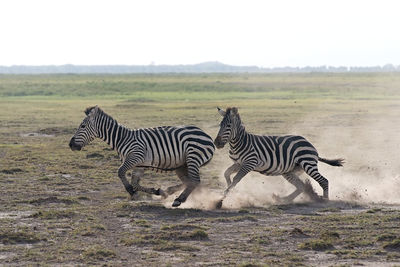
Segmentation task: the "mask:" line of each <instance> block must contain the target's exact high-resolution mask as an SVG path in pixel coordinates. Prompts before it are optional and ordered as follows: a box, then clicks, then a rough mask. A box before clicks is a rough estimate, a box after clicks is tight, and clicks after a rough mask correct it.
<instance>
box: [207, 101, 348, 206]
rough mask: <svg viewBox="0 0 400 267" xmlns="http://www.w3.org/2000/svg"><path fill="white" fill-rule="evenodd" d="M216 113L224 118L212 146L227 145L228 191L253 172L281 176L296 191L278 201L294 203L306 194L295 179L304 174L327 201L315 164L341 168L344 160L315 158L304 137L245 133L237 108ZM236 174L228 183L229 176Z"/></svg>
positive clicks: (299, 181) (314, 153)
mask: <svg viewBox="0 0 400 267" xmlns="http://www.w3.org/2000/svg"><path fill="white" fill-rule="evenodd" d="M217 109H218V113H219V114H220V115H221V116H222V117H223V119H222V121H221V124H220V129H219V132H218V135H217V137H216V138H215V140H214V144H215V146H216V147H217V148H218V149H221V148H223V147H224V146H225V144H226V143H228V142H229V146H230V150H229V157H230V158H231V159H232V160H233V162H234V164H233V165H232V166H230V167H229V168H228V169H227V170H226V171H225V173H224V176H225V179H226V182H227V185H228V187H227V189H226V190H225V192H224V198H225V197H226V195H227V194H228V193H229V191H230V190H231V189H232V188H234V187H235V186H236V184H237V183H238V182H239V181H240V180H241V179H242V178H243V177H244V176H245V175H246V174H248V173H249V172H251V171H256V172H259V173H261V174H264V175H267V176H269V175H282V176H283V177H284V178H285V179H286V180H287V181H288V182H289V183H291V184H292V185H294V186H295V187H296V189H295V191H293V192H292V193H291V194H289V195H287V196H286V197H284V198H282V199H281V200H282V201H284V202H286V203H287V202H291V201H293V200H294V199H295V198H296V197H297V196H298V195H299V194H301V193H302V192H304V191H305V190H306V188H305V184H304V183H303V181H302V180H301V179H300V178H299V177H298V175H299V174H301V173H302V172H306V173H307V174H308V175H309V176H311V177H312V178H313V179H314V180H316V181H317V182H318V184H319V185H320V186H321V187H322V189H323V196H322V199H326V200H327V199H329V193H328V188H329V184H328V180H327V179H326V178H325V177H323V176H322V175H321V174H320V173H319V172H318V166H317V163H318V161H321V162H324V163H327V164H329V165H332V166H343V163H344V160H343V159H333V160H330V159H324V158H321V157H319V156H318V152H317V150H316V149H315V148H314V146H313V145H312V144H311V143H310V142H308V141H307V140H306V139H305V138H304V137H302V136H297V135H286V136H260V135H255V134H250V133H248V132H247V131H246V130H245V127H244V125H243V124H242V121H241V119H240V115H239V112H238V108H236V107H232V108H227V109H226V111H223V110H222V109H220V108H217ZM233 173H236V175H235V176H234V177H233V180H232V181H231V179H230V176H231V174H233ZM224 198H222V200H221V201H220V202H219V203H218V204H217V207H219V208H220V207H221V205H222V201H223V199H224Z"/></svg>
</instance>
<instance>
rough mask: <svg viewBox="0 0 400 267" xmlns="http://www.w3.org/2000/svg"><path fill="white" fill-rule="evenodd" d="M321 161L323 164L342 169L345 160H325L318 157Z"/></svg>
mask: <svg viewBox="0 0 400 267" xmlns="http://www.w3.org/2000/svg"><path fill="white" fill-rule="evenodd" d="M318 160H319V161H322V162H323V163H326V164H329V165H332V166H336V167H342V166H343V164H344V159H324V158H320V157H318Z"/></svg>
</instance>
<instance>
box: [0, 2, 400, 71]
mask: <svg viewBox="0 0 400 267" xmlns="http://www.w3.org/2000/svg"><path fill="white" fill-rule="evenodd" d="M399 12H400V1H389V0H378V1H368V0H364V1H358V0H347V1H342V0H335V1H328V0H324V1H322V0H315V1H314V0H293V1H289V0H275V1H267V0H264V1H256V0H254V1H253V0H244V1H235V0H230V1H226V0H201V1H200V0H199V1H192V0H168V1H167V0H142V1H133V0H132V1H122V0H110V1H103V0H95V1H92V0H67V1H64V0H49V1H47V0H35V1H32V0H27V1H25V0H24V1H23V0H1V1H0V65H3V66H4V65H5V66H9V65H63V64H75V65H115V64H118V65H148V64H156V65H161V64H196V63H200V62H206V61H219V62H223V63H225V64H230V65H241V66H244V65H246V66H247V65H256V66H259V67H283V66H293V67H294V66H299V67H304V66H321V65H331V66H375V65H381V66H382V65H384V64H387V63H392V64H394V65H400V30H399V29H400V15H399V14H400V13H399Z"/></svg>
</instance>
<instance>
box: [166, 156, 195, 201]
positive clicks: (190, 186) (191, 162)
mask: <svg viewBox="0 0 400 267" xmlns="http://www.w3.org/2000/svg"><path fill="white" fill-rule="evenodd" d="M184 183H185V186H186V188H185V190H183V192H182V193H181V194H180V195H179V197H177V198H176V199H175V200H174V203H172V206H173V207H178V206H179V205H181V203H183V202H185V201H186V199H187V198H188V196H189V195H190V193H192V191H193V190H194V189H195V188H196V187H197V185H198V184H199V183H200V175H199V166H198V163H197V162H196V160H195V159H191V158H190V157H188V160H187V179H186V180H185V181H184Z"/></svg>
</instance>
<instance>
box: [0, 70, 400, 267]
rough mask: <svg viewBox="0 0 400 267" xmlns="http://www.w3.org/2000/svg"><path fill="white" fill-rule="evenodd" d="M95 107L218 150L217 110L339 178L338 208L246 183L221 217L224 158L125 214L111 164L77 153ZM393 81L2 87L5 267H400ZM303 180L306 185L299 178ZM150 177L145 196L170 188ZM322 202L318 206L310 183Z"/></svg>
mask: <svg viewBox="0 0 400 267" xmlns="http://www.w3.org/2000/svg"><path fill="white" fill-rule="evenodd" d="M96 104H97V105H99V106H100V107H101V108H102V109H103V110H104V111H106V112H107V113H108V114H110V115H112V116H113V117H114V118H116V119H117V120H118V122H120V123H122V124H124V125H126V126H128V127H130V128H143V127H151V126H159V125H185V124H194V125H196V126H199V127H200V128H202V129H204V130H205V131H206V132H207V133H209V134H210V135H211V136H212V137H213V138H214V137H215V136H216V133H217V131H218V124H219V122H220V119H221V117H220V116H219V115H218V113H217V112H216V107H217V106H220V107H223V108H226V107H228V106H237V107H239V112H240V114H241V118H242V120H243V122H244V123H245V125H246V129H247V130H248V131H250V132H252V133H257V134H269V135H280V134H300V135H303V136H305V137H307V139H309V140H310V141H311V142H312V143H313V144H314V145H315V147H316V148H317V149H318V150H319V152H320V154H321V155H322V156H324V157H327V158H334V157H344V158H345V159H346V165H345V167H344V168H334V167H330V166H326V165H323V164H322V163H321V164H320V169H321V172H322V173H323V174H326V176H327V178H328V179H329V181H330V186H331V201H329V202H326V203H310V202H309V201H307V200H306V199H305V198H301V199H299V200H298V201H297V202H296V203H294V204H290V205H278V204H276V203H274V202H273V201H272V198H271V195H272V194H273V193H276V194H279V195H284V194H285V193H287V192H289V191H290V190H292V188H291V187H290V185H288V184H287V183H286V182H285V181H283V179H282V178H280V177H269V178H268V177H263V176H260V175H257V174H254V175H250V176H249V177H246V178H247V179H246V178H244V179H243V180H242V181H241V183H240V184H238V186H237V189H236V190H235V192H233V194H232V195H231V196H230V197H229V198H228V199H227V201H226V204H224V207H223V209H222V210H214V209H211V207H212V202H213V201H214V200H215V199H217V198H218V197H219V195H221V193H222V192H223V190H224V189H225V186H226V185H225V182H224V178H223V177H222V173H223V171H224V170H225V168H226V167H228V166H229V164H230V162H229V159H228V156H227V153H228V150H227V148H224V149H223V150H218V151H216V153H215V156H214V159H213V161H212V162H211V163H210V164H209V165H207V166H205V167H203V168H202V169H201V176H202V187H201V188H200V189H199V190H197V191H196V192H194V193H193V195H192V196H191V197H190V198H189V199H188V201H187V203H184V204H183V205H182V206H181V207H180V208H178V209H172V208H171V203H172V200H173V197H170V198H168V199H167V200H161V199H159V198H157V197H151V196H147V195H144V194H141V195H140V197H139V199H138V200H136V201H131V200H129V198H128V194H127V193H126V192H125V190H124V188H123V186H122V184H121V182H120V180H119V179H118V177H117V170H118V167H119V164H120V161H119V158H118V156H117V154H116V152H114V151H111V150H110V148H109V147H108V146H107V145H106V144H105V143H103V142H102V141H99V140H97V141H94V142H93V144H91V145H90V146H88V147H86V148H85V149H84V150H83V151H80V152H72V151H71V150H70V149H69V147H68V142H69V139H70V138H71V137H72V135H73V134H74V132H75V129H76V127H78V125H79V124H80V122H81V121H82V120H83V118H84V113H83V110H84V109H85V108H86V107H88V106H93V105H96ZM399 114H400V75H399V74H391V73H388V74H251V75H250V74H201V75H200V74H199V75H189V74H188V75H172V74H171V75H72V74H71V75H35V76H29V75H27V76H25V75H1V76H0V122H1V127H0V187H1V194H0V265H7V266H8V265H36V264H38V263H39V264H48V265H57V264H61V265H79V264H82V265H113V266H116V265H127V266H133V265H137V266H140V265H144V264H146V265H150V266H153V265H158V266H159V265H161V266H189V265H215V266H220V265H227V266H232V265H240V266H258V265H285V266H288V265H296V266H298V265H305V266H310V265H335V266H336V265H355V264H369V265H374V266H376V265H386V264H387V265H396V264H399V263H400V224H399V222H400V194H399V193H398V192H400V176H399V174H400V164H399V163H398V160H397V159H398V153H397V151H398V150H399V149H400V147H399V144H400V142H399V141H400V140H399V139H400V138H399V134H398V133H399V132H400V131H399V130H400V127H399V126H398V125H400V116H399ZM304 178H305V177H304ZM177 182H178V179H177V178H176V177H175V175H174V174H173V173H154V172H151V171H146V172H145V177H143V179H142V184H143V185H148V186H154V187H161V188H166V187H168V186H170V185H173V184H176V183H177ZM313 186H314V188H315V189H316V190H317V191H318V192H319V193H321V191H320V188H319V187H318V185H317V184H316V183H314V182H313Z"/></svg>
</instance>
